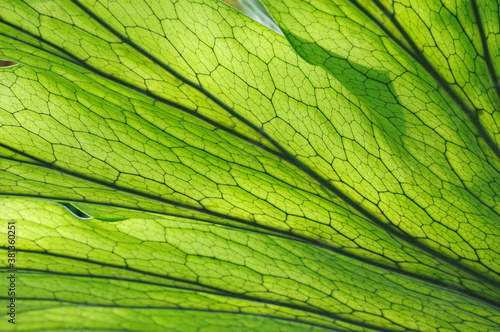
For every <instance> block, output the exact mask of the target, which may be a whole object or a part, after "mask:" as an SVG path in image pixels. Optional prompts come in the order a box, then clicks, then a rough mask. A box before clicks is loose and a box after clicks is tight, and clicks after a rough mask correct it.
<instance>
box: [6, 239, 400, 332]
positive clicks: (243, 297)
mask: <svg viewBox="0 0 500 332" xmlns="http://www.w3.org/2000/svg"><path fill="white" fill-rule="evenodd" d="M0 249H3V250H7V249H8V248H6V247H0ZM16 252H24V253H32V254H39V255H47V256H52V257H57V258H64V259H68V260H76V261H81V262H84V263H89V264H95V265H101V266H106V267H111V268H116V269H122V270H125V271H132V272H137V273H142V274H146V275H149V276H154V277H159V278H162V279H166V280H173V281H178V282H183V283H186V284H192V285H195V286H200V287H205V288H207V289H210V290H212V291H213V292H215V293H217V294H220V295H221V296H225V295H229V296H231V297H234V298H238V299H240V300H244V301H251V302H256V303H262V304H269V305H276V306H279V307H284V308H289V309H292V310H298V311H303V312H307V313H310V314H314V315H318V316H321V317H324V318H326V319H333V320H338V321H342V322H345V323H348V324H352V325H355V326H359V327H362V328H368V329H372V330H374V331H380V332H393V331H399V330H395V329H383V328H379V327H374V326H371V325H370V324H368V323H364V322H357V321H355V320H351V319H349V318H346V317H342V316H340V317H339V316H338V315H337V314H335V313H332V312H329V311H326V310H318V309H316V308H309V307H303V306H300V305H297V304H293V303H282V302H278V301H273V300H265V299H259V298H254V297H250V296H247V295H244V294H237V293H232V292H227V291H226V290H224V289H220V288H218V287H214V286H209V285H204V284H201V283H199V282H194V281H188V280H183V279H179V278H175V277H170V276H162V275H158V274H156V273H152V272H146V271H141V270H137V269H134V268H131V267H128V266H127V267H124V266H120V265H115V264H110V263H104V262H96V261H92V260H89V259H84V258H78V257H71V256H66V255H63V254H56V253H51V252H46V251H37V250H30V249H17V250H16ZM200 291H202V290H200ZM16 299H17V298H16ZM394 324H395V325H398V324H396V323H394Z"/></svg>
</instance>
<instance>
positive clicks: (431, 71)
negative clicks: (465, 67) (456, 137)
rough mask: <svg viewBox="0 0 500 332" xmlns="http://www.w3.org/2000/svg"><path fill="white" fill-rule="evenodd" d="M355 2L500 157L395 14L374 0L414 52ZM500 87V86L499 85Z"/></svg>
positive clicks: (465, 106) (480, 126)
mask: <svg viewBox="0 0 500 332" xmlns="http://www.w3.org/2000/svg"><path fill="white" fill-rule="evenodd" d="M349 1H351V3H353V4H354V5H355V6H356V7H357V8H358V9H359V10H360V11H362V12H363V13H364V14H365V15H368V16H369V18H370V19H371V20H372V21H373V22H374V23H375V24H377V25H378V26H379V27H380V28H381V29H382V30H383V31H384V32H385V33H386V34H387V36H389V37H390V38H391V39H392V40H393V41H394V42H396V43H397V44H398V45H399V46H400V47H401V48H402V49H403V50H405V51H406V52H407V53H408V54H409V55H410V56H412V57H413V58H414V59H415V61H417V62H418V63H419V64H420V65H421V66H422V68H424V69H425V70H426V71H427V72H428V73H429V74H430V75H431V76H432V78H434V79H435V80H436V82H437V83H438V84H439V86H441V88H442V89H443V90H444V91H445V92H446V93H447V94H448V96H450V98H451V99H452V100H453V101H454V102H455V104H456V105H457V106H458V107H459V108H460V110H461V111H462V112H463V113H464V114H465V115H466V116H467V118H468V119H469V120H470V121H471V122H472V124H473V125H474V127H475V128H476V130H477V131H478V134H479V136H480V137H482V138H483V140H484V141H485V142H486V144H487V145H488V147H489V148H490V150H491V151H492V152H493V154H494V155H495V156H496V157H497V158H498V159H500V148H499V147H498V146H497V144H496V143H495V141H494V140H493V139H492V137H491V135H490V134H489V132H488V131H487V130H486V129H485V128H484V126H483V125H482V123H481V122H480V121H479V118H478V116H477V115H476V114H475V112H474V110H472V109H471V108H470V107H469V106H468V105H467V104H466V103H465V102H464V101H463V100H462V98H461V97H460V96H459V95H458V94H457V93H456V92H455V91H454V90H453V88H451V87H450V86H449V84H448V82H447V81H446V80H445V79H444V77H443V76H442V75H441V74H440V73H439V71H438V70H437V69H436V68H435V67H434V66H433V65H432V64H431V63H430V62H429V61H428V60H427V58H426V57H425V56H424V55H423V53H422V51H421V50H420V49H419V47H418V46H417V45H416V44H415V42H414V41H413V39H412V38H411V37H410V35H409V34H408V32H407V31H406V29H405V28H404V27H403V26H402V25H401V24H400V23H399V21H398V20H397V19H396V17H395V16H394V15H392V14H391V12H389V10H387V8H386V7H385V6H384V5H383V4H382V3H380V1H379V0H373V2H374V3H375V4H376V5H377V7H378V8H379V9H380V10H381V11H382V13H383V14H384V15H385V16H386V17H387V18H389V20H390V21H391V22H392V24H393V25H394V26H395V27H396V29H397V30H398V31H399V33H401V35H402V36H403V38H404V39H405V40H406V42H407V43H408V44H409V45H410V47H411V48H412V49H413V50H414V52H415V54H416V55H413V54H414V53H413V52H411V51H409V50H408V49H407V48H406V46H405V45H404V44H403V43H402V42H401V41H400V40H399V39H398V38H397V37H395V36H394V35H393V34H392V33H391V32H390V31H389V30H388V29H387V28H386V27H384V25H383V24H382V23H381V22H380V21H379V20H378V19H376V18H375V17H374V16H373V15H372V14H371V13H369V12H368V10H366V9H364V8H363V6H361V5H360V4H359V3H358V1H357V0H349ZM499 89H500V87H499Z"/></svg>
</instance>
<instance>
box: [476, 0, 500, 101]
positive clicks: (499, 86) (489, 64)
mask: <svg viewBox="0 0 500 332" xmlns="http://www.w3.org/2000/svg"><path fill="white" fill-rule="evenodd" d="M471 4H472V11H473V12H474V17H475V18H476V22H477V24H476V25H477V26H478V29H479V35H480V36H481V44H482V46H483V54H484V61H485V62H486V66H487V67H488V72H489V74H490V78H491V81H492V83H493V88H494V89H495V92H496V94H497V97H498V98H499V101H500V82H499V81H498V76H497V73H496V70H495V66H494V64H493V59H492V58H491V54H490V49H489V47H488V39H487V38H486V34H485V32H484V26H483V20H482V18H481V14H480V13H479V6H478V4H477V1H476V0H471ZM497 111H499V110H497Z"/></svg>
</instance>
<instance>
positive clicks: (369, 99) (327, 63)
mask: <svg viewBox="0 0 500 332" xmlns="http://www.w3.org/2000/svg"><path fill="white" fill-rule="evenodd" d="M285 35H286V37H287V38H288V40H289V42H290V44H291V46H292V47H293V48H294V50H295V51H296V52H297V54H298V55H299V56H300V57H301V58H303V59H304V60H305V61H307V62H308V63H310V64H312V65H315V66H319V67H322V68H324V69H325V70H326V71H327V72H329V73H330V74H332V75H333V76H334V77H335V78H336V79H337V80H339V81H340V82H341V83H342V85H343V86H344V87H346V88H347V89H348V90H349V91H350V92H351V93H352V94H353V95H355V96H356V97H358V98H359V100H360V101H361V102H362V103H363V105H364V106H366V109H367V110H368V111H369V112H370V113H369V114H366V115H367V116H368V117H369V118H370V120H372V121H373V122H374V125H375V126H377V127H378V129H379V130H380V132H381V133H383V135H384V137H386V138H387V142H388V143H389V144H390V145H391V147H392V148H393V149H395V150H396V151H398V152H399V153H402V151H400V150H401V145H402V142H401V137H402V136H405V135H406V133H407V131H408V127H407V124H408V119H407V117H408V111H407V110H406V109H405V108H403V107H402V106H401V103H400V102H399V100H398V98H397V97H396V93H395V92H394V91H393V89H392V81H391V78H390V77H389V72H388V71H384V70H379V69H373V68H369V67H365V66H362V65H359V64H356V63H354V62H352V61H349V60H347V59H345V58H343V57H341V56H339V55H338V54H335V53H333V52H331V51H328V50H326V49H324V48H323V47H321V46H319V45H317V44H316V43H313V42H309V41H307V40H304V39H302V38H300V37H298V36H295V35H293V34H292V33H290V32H285Z"/></svg>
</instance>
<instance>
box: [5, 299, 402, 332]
mask: <svg viewBox="0 0 500 332" xmlns="http://www.w3.org/2000/svg"><path fill="white" fill-rule="evenodd" d="M8 299H9V298H5V297H0V300H8ZM16 299H17V298H16ZM18 299H19V300H25V301H40V302H59V303H60V304H61V305H65V307H71V305H73V304H75V305H77V306H78V307H81V306H84V307H88V308H90V307H99V308H115V309H136V310H170V311H187V312H189V311H194V312H206V313H217V314H230V315H243V316H253V317H262V318H268V319H275V320H281V321H286V322H292V323H295V324H300V325H308V326H314V327H318V328H322V329H326V330H329V331H334V332H349V331H350V330H344V329H342V328H340V329H339V328H338V327H335V328H332V327H331V326H327V325H322V324H318V323H312V322H304V321H298V320H294V319H292V318H286V317H277V316H272V315H269V316H266V315H262V314H255V313H246V312H235V311H223V310H210V309H195V308H173V307H140V306H122V305H120V306H118V305H106V304H95V303H85V302H77V301H70V300H58V299H39V298H36V297H21V298H18ZM67 304H69V305H67ZM56 308H58V307H56ZM43 310H45V308H43V309H38V308H37V309H31V310H25V311H23V312H29V311H32V312H35V311H43ZM353 325H354V324H353ZM369 329H370V330H372V331H379V330H377V329H373V328H369ZM94 330H95V329H93V328H92V331H94ZM50 331H53V330H52V329H51V330H50ZM63 331H67V330H63ZM72 331H74V330H73V329H72ZM105 331H108V329H106V330H105ZM110 331H112V329H110ZM119 331H135V330H121V329H120V330H119ZM382 331H395V330H382ZM398 331H400V330H398ZM138 332H143V331H138Z"/></svg>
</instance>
